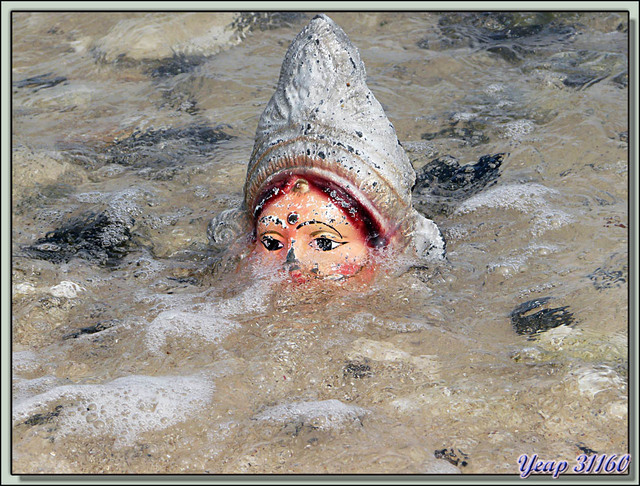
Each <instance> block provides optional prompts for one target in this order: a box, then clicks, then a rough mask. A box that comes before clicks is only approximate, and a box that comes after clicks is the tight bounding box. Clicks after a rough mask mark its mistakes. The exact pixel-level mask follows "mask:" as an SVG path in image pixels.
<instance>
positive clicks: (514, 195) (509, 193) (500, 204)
mask: <svg viewBox="0 0 640 486" xmlns="http://www.w3.org/2000/svg"><path fill="white" fill-rule="evenodd" d="M558 194H559V193H558V191H556V190H555V189H551V188H548V187H546V186H543V185H542V184H537V183H527V184H511V185H506V186H498V187H495V188H493V189H489V190H488V191H486V192H483V193H480V194H478V195H476V196H473V197H471V198H469V199H467V200H466V201H464V202H463V203H462V204H460V206H458V208H457V209H456V213H457V214H465V213H470V212H473V211H476V210H478V209H480V208H492V209H498V208H505V209H515V210H517V211H520V212H522V213H526V214H529V215H531V216H532V222H533V228H532V233H533V234H534V235H540V234H542V233H544V232H545V231H547V230H549V229H554V228H559V227H560V226H564V225H565V224H567V223H570V222H571V221H572V218H571V217H570V216H569V215H568V214H567V213H565V212H564V211H561V210H559V209H552V208H550V207H549V203H548V202H547V200H546V197H548V196H555V195H558Z"/></svg>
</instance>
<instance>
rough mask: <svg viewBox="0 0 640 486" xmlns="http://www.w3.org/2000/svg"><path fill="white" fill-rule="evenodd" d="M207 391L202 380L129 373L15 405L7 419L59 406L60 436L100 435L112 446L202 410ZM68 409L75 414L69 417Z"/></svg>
mask: <svg viewBox="0 0 640 486" xmlns="http://www.w3.org/2000/svg"><path fill="white" fill-rule="evenodd" d="M213 392H214V386H213V384H212V383H211V381H210V380H209V379H208V378H206V377H201V376H186V377H185V376H158V377H152V376H140V375H132V376H126V377H123V378H118V379H116V380H114V381H112V382H109V383H105V384H102V385H64V386H58V387H56V388H52V389H50V390H49V391H47V392H45V393H42V394H40V395H35V396H33V397H30V398H26V399H24V400H20V401H17V402H15V403H14V407H13V420H14V422H16V421H23V420H25V419H27V418H28V417H29V416H31V415H33V414H34V413H36V412H37V411H38V410H43V409H47V408H50V407H52V406H53V405H55V404H57V403H62V408H61V411H60V413H59V415H60V417H59V419H58V420H59V428H60V431H59V432H58V434H59V435H60V436H64V435H67V434H70V433H79V434H86V435H89V436H91V435H98V434H103V433H106V434H107V435H110V436H114V437H115V438H116V443H118V444H120V445H129V444H132V443H133V442H134V441H135V440H136V438H137V437H138V436H139V435H140V434H142V433H144V432H147V431H150V430H159V429H164V428H166V427H169V426H170V425H173V424H176V423H178V422H181V421H182V420H185V419H186V418H187V417H188V416H189V415H190V414H192V413H194V412H196V411H197V410H198V409H199V408H201V407H203V406H204V405H205V404H206V403H207V401H209V400H210V399H211V398H212V396H213ZM73 409H75V410H76V411H77V412H80V413H76V414H72V413H70V412H71V410H73ZM87 412H89V413H87ZM96 424H98V425H99V426H98V427H96V426H95V425H96ZM105 425H106V427H104V426H105Z"/></svg>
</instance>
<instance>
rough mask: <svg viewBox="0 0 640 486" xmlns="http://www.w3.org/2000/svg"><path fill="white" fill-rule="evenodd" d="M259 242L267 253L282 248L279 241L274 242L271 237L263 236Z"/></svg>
mask: <svg viewBox="0 0 640 486" xmlns="http://www.w3.org/2000/svg"><path fill="white" fill-rule="evenodd" d="M260 241H261V242H262V244H263V245H264V247H265V248H266V249H267V250H269V251H276V250H279V249H280V248H282V247H283V246H284V245H283V244H282V243H281V242H280V241H278V240H276V239H275V238H272V237H271V236H263V237H262V239H261V240H260Z"/></svg>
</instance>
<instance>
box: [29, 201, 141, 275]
mask: <svg viewBox="0 0 640 486" xmlns="http://www.w3.org/2000/svg"><path fill="white" fill-rule="evenodd" d="M134 223H135V221H134V219H133V217H132V216H130V215H128V214H125V215H119V214H117V213H116V212H115V211H109V210H106V211H103V212H101V213H89V214H86V215H84V216H82V217H79V218H76V219H72V220H71V221H69V222H68V223H67V224H65V225H64V226H62V227H61V228H59V229H57V230H54V231H51V232H49V233H47V234H46V235H45V237H44V238H40V239H39V240H37V241H36V242H35V243H34V244H33V245H30V246H26V247H24V248H23V251H24V252H25V254H26V255H27V256H30V257H31V258H38V259H42V260H48V261H51V262H53V263H62V262H68V261H69V260H71V259H72V258H74V257H78V258H83V259H85V260H88V261H90V262H92V263H98V264H100V265H107V264H113V263H116V262H117V261H118V260H120V259H121V258H122V257H123V256H125V255H126V254H127V253H128V252H129V251H130V249H131V245H130V242H131V239H132V233H131V229H132V228H133V225H134Z"/></svg>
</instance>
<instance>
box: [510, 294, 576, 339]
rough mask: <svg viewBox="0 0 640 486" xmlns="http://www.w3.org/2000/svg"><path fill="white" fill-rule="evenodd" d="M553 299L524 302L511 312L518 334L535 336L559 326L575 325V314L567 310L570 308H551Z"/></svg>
mask: <svg viewBox="0 0 640 486" xmlns="http://www.w3.org/2000/svg"><path fill="white" fill-rule="evenodd" d="M550 300H551V297H543V298H540V299H534V300H530V301H528V302H524V303H523V304H520V305H519V306H518V307H516V308H515V309H514V310H513V311H512V312H511V324H512V325H513V328H514V329H515V331H516V333H518V334H527V335H529V336H533V335H535V334H537V333H540V332H544V331H547V330H549V329H553V328H555V327H558V326H563V325H564V326H570V325H571V324H573V321H574V317H573V313H572V312H570V311H569V310H567V309H568V308H569V306H563V307H549V306H548V305H547V304H548V303H549V301H550Z"/></svg>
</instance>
